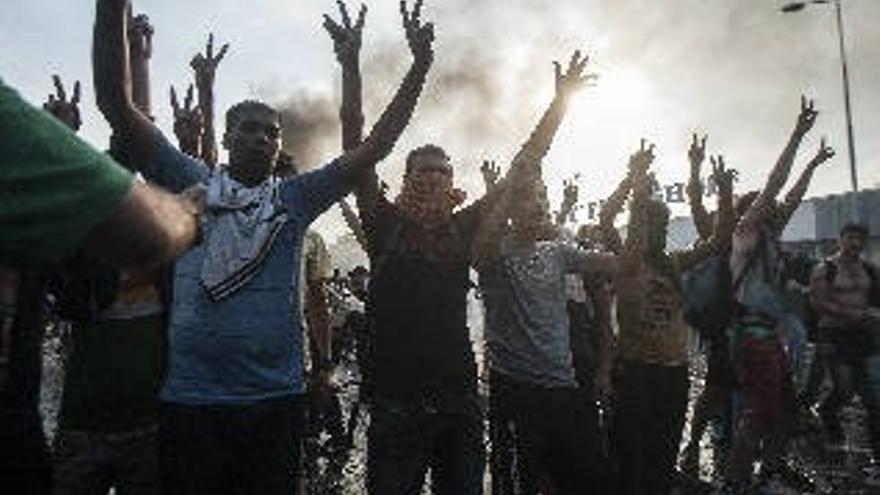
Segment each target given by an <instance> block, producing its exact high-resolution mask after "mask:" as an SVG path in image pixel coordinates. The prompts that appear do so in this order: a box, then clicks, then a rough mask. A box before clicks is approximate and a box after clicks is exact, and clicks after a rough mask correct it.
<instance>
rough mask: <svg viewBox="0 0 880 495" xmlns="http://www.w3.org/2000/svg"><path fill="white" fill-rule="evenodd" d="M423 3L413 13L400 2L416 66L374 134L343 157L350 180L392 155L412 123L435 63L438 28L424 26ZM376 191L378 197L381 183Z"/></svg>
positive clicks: (359, 176)
mask: <svg viewBox="0 0 880 495" xmlns="http://www.w3.org/2000/svg"><path fill="white" fill-rule="evenodd" d="M421 4H422V2H421V0H418V1H417V2H416V6H415V9H414V10H413V12H412V13H410V12H408V10H407V8H406V2H405V1H401V3H400V8H401V14H402V16H403V25H404V28H405V30H406V37H407V41H408V42H409V46H410V51H411V52H412V54H413V58H414V60H413V64H412V66H411V67H410V70H409V72H408V73H407V74H406V77H405V78H404V79H403V83H402V84H401V85H400V87H399V88H398V90H397V93H396V94H395V95H394V99H393V100H392V101H391V103H390V104H389V105H388V107H386V108H385V111H384V112H383V113H382V116H381V117H380V118H379V120H378V121H377V122H376V125H375V126H373V129H372V131H371V132H370V135H369V136H367V138H366V139H365V140H364V142H363V143H361V144H360V145H358V146H357V147H356V148H354V149H353V150H351V151H348V152H346V153H345V154H344V155H343V156H342V158H341V163H342V165H343V166H344V167H345V168H346V169H347V177H348V178H349V179H350V180H351V181H352V182H354V181H355V180H357V179H359V178H361V177H362V176H363V175H362V174H364V173H368V172H369V171H370V170H371V169H373V167H374V166H375V165H376V163H378V162H379V161H381V160H382V159H384V158H385V157H386V156H388V154H389V153H391V150H392V148H394V144H395V143H396V142H397V139H398V138H399V137H400V135H401V134H402V133H403V130H404V128H406V125H407V124H408V123H409V120H410V117H411V116H412V113H413V110H414V109H415V106H416V102H417V101H418V99H419V95H420V94H421V92H422V87H423V86H424V84H425V78H426V76H427V74H428V70H429V69H430V67H431V64H432V63H433V61H434V51H433V48H432V44H433V42H434V25H433V24H431V23H422V20H421ZM376 189H377V194H378V184H377V185H376ZM362 214H363V212H362Z"/></svg>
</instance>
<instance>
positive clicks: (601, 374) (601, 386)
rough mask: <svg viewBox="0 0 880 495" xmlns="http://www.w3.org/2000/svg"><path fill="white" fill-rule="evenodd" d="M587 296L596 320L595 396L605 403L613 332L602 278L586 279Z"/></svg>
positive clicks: (608, 296) (607, 291) (608, 393)
mask: <svg viewBox="0 0 880 495" xmlns="http://www.w3.org/2000/svg"><path fill="white" fill-rule="evenodd" d="M586 286H587V287H586V288H587V294H589V297H590V301H591V302H592V306H593V317H594V318H595V320H596V330H597V332H598V334H597V335H598V337H599V338H598V346H597V350H596V379H595V387H596V395H597V396H598V398H599V400H600V401H603V403H604V401H607V400H608V399H609V398H610V396H611V393H612V385H611V370H612V369H613V368H614V330H613V329H612V326H611V304H612V296H611V290H610V287H609V284H608V282H607V281H606V280H605V279H604V278H602V277H587V278H586Z"/></svg>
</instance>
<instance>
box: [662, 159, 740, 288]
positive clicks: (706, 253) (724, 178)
mask: <svg viewBox="0 0 880 495" xmlns="http://www.w3.org/2000/svg"><path fill="white" fill-rule="evenodd" d="M711 160H712V180H714V181H715V184H717V185H718V218H717V220H716V222H715V227H714V229H713V232H712V237H710V238H709V239H708V240H707V241H706V242H702V243H699V244H697V245H696V246H695V247H693V248H691V249H687V250H684V251H676V252H675V253H673V256H674V257H675V259H676V262H677V265H678V268H679V269H680V270H681V271H687V270H688V269H690V268H692V267H693V266H695V265H697V264H699V263H700V262H702V261H703V260H705V259H707V258H709V257H710V256H714V255H716V254H719V253H721V252H722V251H724V250H725V249H727V247H728V246H730V243H731V236H732V235H733V228H734V225H735V223H736V220H735V215H734V212H733V183H734V181H735V180H736V175H737V173H736V170H734V169H729V168H727V167H726V166H725V164H724V157H722V156H718V157H717V158H715V157H712V159H711Z"/></svg>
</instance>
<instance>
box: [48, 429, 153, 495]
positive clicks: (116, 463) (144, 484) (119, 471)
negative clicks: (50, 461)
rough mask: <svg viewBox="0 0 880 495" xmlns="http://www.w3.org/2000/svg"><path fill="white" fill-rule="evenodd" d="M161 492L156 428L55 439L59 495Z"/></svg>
mask: <svg viewBox="0 0 880 495" xmlns="http://www.w3.org/2000/svg"><path fill="white" fill-rule="evenodd" d="M111 487H113V488H115V489H116V493H117V494H119V495H156V494H158V493H159V439H158V428H157V427H155V426H153V427H151V428H145V429H142V430H138V431H132V432H127V433H122V434H111V435H93V434H88V433H76V432H65V431H61V432H59V434H58V438H56V440H55V495H104V494H106V493H108V492H109V491H110V488H111Z"/></svg>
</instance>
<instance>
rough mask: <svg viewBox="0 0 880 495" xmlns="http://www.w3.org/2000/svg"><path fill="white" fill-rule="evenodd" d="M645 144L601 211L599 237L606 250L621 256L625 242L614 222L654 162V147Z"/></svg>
mask: <svg viewBox="0 0 880 495" xmlns="http://www.w3.org/2000/svg"><path fill="white" fill-rule="evenodd" d="M645 144H646V142H645V140H644V139H642V141H641V144H640V146H639V151H637V152H636V153H634V154H633V155H632V156H630V157H629V165H628V168H627V173H626V176H625V177H624V178H623V180H622V181H620V184H619V185H618V186H617V189H615V190H614V192H613V193H611V196H609V197H608V199H607V200H606V201H605V204H604V205H602V210H601V211H599V235H600V236H601V239H602V244H603V245H604V246H605V249H606V250H608V251H610V252H612V253H615V254H620V253H621V252H622V251H623V242H622V241H621V240H620V233H619V232H617V229H616V228H615V227H614V221H615V220H616V219H617V216H618V215H620V213H621V212H622V211H623V207H624V205H625V204H626V198H627V197H628V196H629V193H630V191H632V189H633V187H634V184H635V180H636V178H638V177H640V176H641V175H643V174H647V173H648V172H647V171H648V167H650V166H651V163H652V162H653V161H654V151H653V150H654V147H653V145H652V146H650V147H648V148H645Z"/></svg>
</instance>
